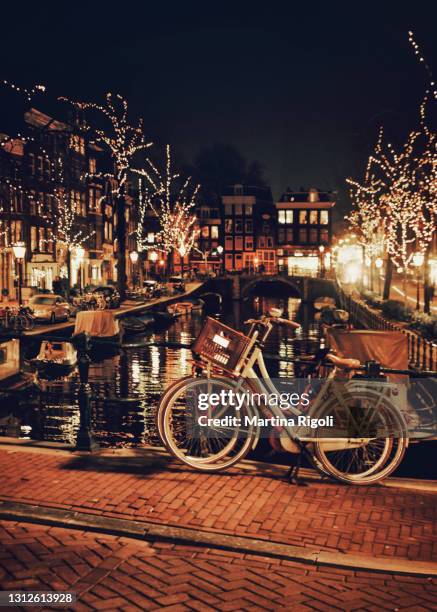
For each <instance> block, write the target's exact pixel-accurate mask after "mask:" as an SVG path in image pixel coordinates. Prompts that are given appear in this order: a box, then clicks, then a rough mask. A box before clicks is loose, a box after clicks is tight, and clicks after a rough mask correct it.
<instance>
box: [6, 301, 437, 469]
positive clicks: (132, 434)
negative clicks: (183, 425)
mask: <svg viewBox="0 0 437 612" xmlns="http://www.w3.org/2000/svg"><path fill="white" fill-rule="evenodd" d="M278 305H280V306H282V307H284V308H285V312H284V316H287V317H289V318H292V319H294V320H297V321H299V322H300V323H301V325H302V330H299V331H297V332H294V331H292V330H289V329H287V328H284V327H275V328H274V329H273V331H272V334H271V336H270V338H269V340H268V346H266V352H268V353H272V354H275V355H278V356H279V357H284V358H288V359H289V358H292V357H296V356H299V355H302V354H312V353H313V352H314V351H315V350H316V349H317V347H318V346H319V343H320V330H319V327H318V325H317V323H315V322H314V318H313V312H312V310H311V309H310V308H309V307H307V306H305V307H303V306H302V305H301V304H300V301H299V300H297V299H295V298H286V299H280V298H256V299H254V300H250V301H247V302H243V303H232V302H231V303H229V304H228V308H227V309H226V304H225V305H224V311H223V312H222V313H221V314H220V315H219V316H220V318H221V320H222V321H223V322H224V323H227V324H228V325H231V326H233V327H235V328H237V329H240V330H244V329H245V328H244V325H243V322H244V321H245V320H246V319H248V318H250V317H254V316H256V315H259V314H261V313H262V312H265V311H266V310H267V308H268V307H269V306H278ZM203 320H204V315H202V314H200V313H193V314H191V315H189V316H186V317H182V318H179V319H178V320H177V321H176V322H175V323H174V324H173V325H172V326H171V327H170V328H169V329H168V330H166V331H163V332H160V333H153V332H150V333H148V334H145V335H144V336H141V337H138V336H136V337H135V338H133V340H132V341H133V342H140V341H141V340H142V339H144V341H145V342H155V341H157V342H161V341H170V342H172V341H173V342H181V343H185V344H190V343H191V342H192V341H193V340H194V339H195V338H196V336H197V335H198V333H199V331H200V329H201V327H202V324H203ZM191 358H192V354H191V351H190V350H189V349H175V348H168V347H156V346H149V347H142V348H135V349H128V350H125V351H118V352H117V353H116V354H115V355H113V356H110V357H109V358H106V359H102V360H100V361H98V362H93V363H91V365H90V377H89V380H90V384H91V388H92V395H93V402H92V406H93V430H94V435H95V438H96V440H97V442H98V443H99V444H100V445H101V446H109V447H121V446H123V447H135V446H141V445H144V444H154V445H161V442H160V440H159V438H158V437H157V434H156V429H155V424H154V417H155V410H156V407H157V405H158V402H159V399H160V396H161V394H162V392H163V390H164V389H165V388H166V387H167V386H168V385H169V384H170V383H171V382H173V381H174V380H177V379H179V378H180V377H181V376H184V375H186V374H189V373H190V372H191V364H190V360H191ZM267 366H268V370H269V373H270V375H271V376H272V377H277V376H279V377H287V376H288V377H291V376H293V374H294V371H293V364H292V363H289V362H288V361H281V360H279V361H267ZM78 382H79V381H78V375H77V373H73V374H71V375H70V376H68V377H66V378H63V379H60V380H56V381H45V380H39V386H40V391H39V392H38V393H36V394H32V395H30V396H29V397H27V398H26V399H25V400H22V401H19V402H18V401H16V400H8V401H4V402H2V404H1V406H0V418H4V417H7V416H9V415H13V416H14V417H16V419H17V426H16V428H15V433H14V434H13V435H17V436H19V437H26V438H31V439H35V440H51V441H58V442H67V443H70V444H74V443H75V440H76V433H77V429H78V427H79V409H78V405H77V401H76V393H77V387H78ZM0 431H2V433H3V434H7V435H11V430H10V428H9V430H8V431H6V430H4V429H3V430H1V429H0ZM432 450H435V443H423V444H420V445H414V447H412V450H409V451H408V453H407V456H406V459H405V460H404V463H403V465H402V466H401V468H400V470H399V474H409V475H415V476H421V477H428V478H430V477H433V468H432V463H433V462H432V461H431V460H430V459H431V458H430V456H429V451H432ZM269 455H270V450H269V447H268V444H267V442H266V441H263V444H262V445H261V447H260V448H258V449H257V451H256V456H257V457H258V458H260V459H266V458H268V457H269ZM271 460H272V461H275V462H288V461H289V457H287V456H285V455H282V454H281V455H275V456H274V457H273V458H272V459H271ZM434 477H435V476H434Z"/></svg>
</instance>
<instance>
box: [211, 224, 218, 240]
mask: <svg viewBox="0 0 437 612" xmlns="http://www.w3.org/2000/svg"><path fill="white" fill-rule="evenodd" d="M218 237H219V228H218V225H211V238H218Z"/></svg>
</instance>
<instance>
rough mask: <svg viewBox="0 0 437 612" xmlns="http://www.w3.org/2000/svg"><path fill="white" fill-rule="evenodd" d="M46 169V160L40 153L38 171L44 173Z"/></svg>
mask: <svg viewBox="0 0 437 612" xmlns="http://www.w3.org/2000/svg"><path fill="white" fill-rule="evenodd" d="M43 170H44V160H43V157H42V155H38V157H37V172H38V174H42V173H43Z"/></svg>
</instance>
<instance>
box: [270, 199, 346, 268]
mask: <svg viewBox="0 0 437 612" xmlns="http://www.w3.org/2000/svg"><path fill="white" fill-rule="evenodd" d="M334 206H335V194H334V192H326V191H318V190H317V189H315V188H311V189H309V190H308V191H292V190H290V189H288V190H287V191H286V192H285V193H284V194H283V195H282V197H281V198H280V200H279V201H278V202H276V213H277V250H276V253H277V263H278V269H279V271H285V272H287V273H288V274H290V275H293V274H295V275H300V274H304V275H311V274H314V275H315V274H317V273H318V271H319V270H320V268H321V267H323V265H324V262H323V260H322V258H325V257H326V256H327V253H329V248H330V246H331V242H332V213H333V208H334Z"/></svg>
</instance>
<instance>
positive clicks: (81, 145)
mask: <svg viewBox="0 0 437 612" xmlns="http://www.w3.org/2000/svg"><path fill="white" fill-rule="evenodd" d="M24 132H25V136H24V137H23V138H21V139H20V138H17V139H13V140H11V139H9V138H8V137H7V136H6V135H2V136H1V138H2V141H3V146H2V147H1V148H0V289H1V294H2V296H3V298H4V299H15V294H16V285H17V276H18V271H19V270H18V266H22V270H21V276H22V279H23V286H24V288H25V289H24V293H23V295H24V296H25V297H26V295H30V294H31V293H33V292H35V291H37V290H49V291H50V290H52V289H53V282H54V281H55V280H58V279H62V278H63V277H66V276H69V277H70V285H71V286H76V287H77V288H79V289H81V288H84V287H85V286H86V285H89V284H94V285H99V284H103V283H105V282H107V281H108V280H113V279H114V278H115V275H116V269H115V258H114V215H113V209H114V202H113V195H112V194H113V193H114V185H111V182H110V180H109V179H107V178H98V174H99V171H101V164H100V162H102V161H103V157H104V156H103V151H102V150H101V149H100V148H99V147H97V146H96V145H95V144H93V143H91V142H89V140H88V138H87V132H86V130H85V129H84V127H83V126H82V125H81V124H80V123H79V122H77V123H75V124H69V123H66V122H63V121H59V120H56V119H54V118H53V117H50V116H48V115H46V114H44V113H42V112H41V111H39V110H36V109H30V110H29V111H28V112H26V113H25V115H24ZM66 213H67V214H71V215H73V219H74V231H73V232H72V233H73V234H74V236H81V237H86V239H85V240H81V238H79V239H78V241H79V242H80V247H81V248H78V249H70V251H69V249H68V248H66V244H64V243H62V241H60V240H57V236H59V227H60V221H59V220H60V216H61V215H63V214H64V215H65V214H66ZM17 242H23V243H24V244H25V246H26V254H25V258H24V261H23V262H22V263H20V262H17V261H15V259H14V257H13V249H12V246H13V244H14V243H17Z"/></svg>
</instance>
